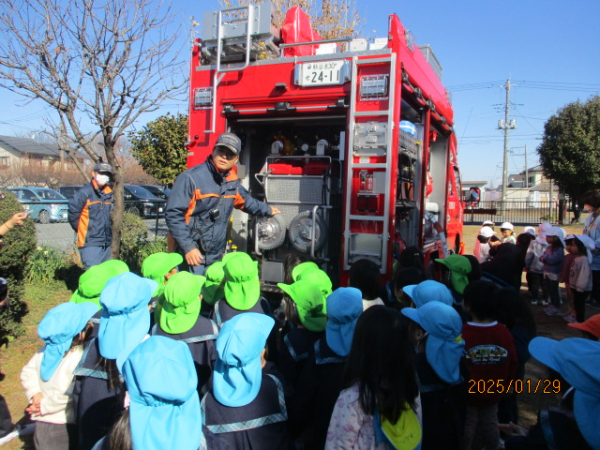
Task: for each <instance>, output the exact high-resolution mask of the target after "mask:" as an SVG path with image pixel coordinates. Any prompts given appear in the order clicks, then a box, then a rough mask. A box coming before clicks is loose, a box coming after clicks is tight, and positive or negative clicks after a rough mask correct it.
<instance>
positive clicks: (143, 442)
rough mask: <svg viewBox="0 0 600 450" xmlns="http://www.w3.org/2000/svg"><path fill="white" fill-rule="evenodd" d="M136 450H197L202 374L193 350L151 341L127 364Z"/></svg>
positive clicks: (171, 342) (156, 338)
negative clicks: (198, 370)
mask: <svg viewBox="0 0 600 450" xmlns="http://www.w3.org/2000/svg"><path fill="white" fill-rule="evenodd" d="M123 378H124V379H125V384H126V385H127V392H128V393H129V399H130V401H131V403H130V405H129V414H130V427H131V439H132V440H133V447H134V448H136V449H138V448H139V449H145V450H153V449H157V450H158V449H160V450H197V449H198V448H199V447H200V441H201V439H202V427H201V423H202V416H201V410H200V398H199V397H198V392H197V390H196V389H197V387H198V375H197V374H196V369H195V367H194V360H193V358H192V353H191V352H190V349H189V347H188V346H187V345H186V344H184V343H183V342H181V341H176V340H175V339H170V338H167V337H164V336H152V337H150V338H149V339H147V340H146V341H144V342H143V343H141V344H139V345H138V346H137V347H136V348H135V349H134V350H133V351H132V352H131V354H130V355H129V358H127V360H126V361H125V363H124V364H123Z"/></svg>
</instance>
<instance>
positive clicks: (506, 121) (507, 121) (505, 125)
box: [498, 78, 517, 208]
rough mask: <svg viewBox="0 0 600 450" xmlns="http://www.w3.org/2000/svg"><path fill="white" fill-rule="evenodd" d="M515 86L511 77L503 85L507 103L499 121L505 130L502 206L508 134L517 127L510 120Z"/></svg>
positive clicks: (506, 179) (505, 189)
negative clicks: (512, 90)
mask: <svg viewBox="0 0 600 450" xmlns="http://www.w3.org/2000/svg"><path fill="white" fill-rule="evenodd" d="M512 86H515V85H514V84H511V83H510V78H509V79H508V80H506V84H505V85H504V86H502V87H503V88H504V89H505V90H506V103H505V105H504V120H499V121H498V129H499V130H504V160H503V163H502V207H503V208H504V207H505V206H506V204H505V202H506V193H507V188H508V187H507V184H508V134H509V132H510V130H511V129H514V128H517V123H516V122H515V121H514V120H510V118H509V117H510V88H511V87H512Z"/></svg>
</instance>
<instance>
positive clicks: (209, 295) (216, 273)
mask: <svg viewBox="0 0 600 450" xmlns="http://www.w3.org/2000/svg"><path fill="white" fill-rule="evenodd" d="M240 254H242V252H231V253H227V254H225V256H223V259H222V260H221V261H216V262H214V263H212V264H211V265H210V266H208V268H207V269H206V272H205V273H204V275H205V276H206V281H205V282H204V285H203V286H202V301H204V302H205V303H206V304H207V305H214V304H215V303H217V302H218V301H219V300H221V299H222V298H225V288H224V284H225V283H224V280H225V272H224V271H223V266H224V265H225V263H226V262H227V261H229V260H230V259H232V258H237V256H238V255H240Z"/></svg>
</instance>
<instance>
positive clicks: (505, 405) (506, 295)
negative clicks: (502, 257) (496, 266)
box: [498, 288, 537, 423]
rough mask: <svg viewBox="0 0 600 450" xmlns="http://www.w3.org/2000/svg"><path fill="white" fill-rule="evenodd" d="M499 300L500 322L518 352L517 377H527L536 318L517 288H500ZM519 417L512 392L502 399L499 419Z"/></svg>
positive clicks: (501, 420) (516, 421)
mask: <svg viewBox="0 0 600 450" xmlns="http://www.w3.org/2000/svg"><path fill="white" fill-rule="evenodd" d="M498 302H499V304H500V305H502V306H501V307H500V308H499V309H498V322H500V323H502V324H503V325H505V326H506V328H508V331H510V334H511V336H512V337H513V342H514V344H515V350H516V352H517V372H516V376H515V379H518V380H522V379H524V378H525V363H526V362H527V361H528V360H529V357H530V355H529V350H528V345H529V342H530V341H531V340H532V339H533V338H534V337H535V336H536V334H537V330H536V326H535V320H534V318H533V314H531V311H530V310H529V306H528V305H527V302H526V301H525V300H524V299H523V297H521V294H520V293H519V291H517V290H515V289H509V288H504V289H500V291H498ZM518 418H519V410H518V402H517V394H516V393H515V392H510V393H509V394H508V395H505V396H504V397H502V400H500V404H499V405H498V419H499V420H500V422H501V423H509V422H513V423H518Z"/></svg>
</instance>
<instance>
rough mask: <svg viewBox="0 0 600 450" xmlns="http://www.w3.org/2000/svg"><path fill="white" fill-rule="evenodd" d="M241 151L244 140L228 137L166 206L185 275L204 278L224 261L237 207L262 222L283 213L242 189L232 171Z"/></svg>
mask: <svg viewBox="0 0 600 450" xmlns="http://www.w3.org/2000/svg"><path fill="white" fill-rule="evenodd" d="M241 148H242V143H241V141H240V138H239V137H237V136H236V135H235V134H233V133H223V134H221V135H220V136H219V138H218V139H217V143H216V145H215V147H214V148H213V151H212V154H211V155H210V156H209V157H208V158H207V159H206V161H205V162H204V163H203V164H200V165H198V166H195V167H192V168H191V169H188V170H186V171H185V172H183V173H182V174H180V175H179V176H178V177H177V179H176V180H175V184H174V185H173V189H172V190H171V194H170V195H169V200H168V202H167V209H166V221H167V227H168V228H169V232H170V233H171V235H172V237H173V239H174V241H175V250H176V251H177V252H178V253H181V254H182V255H183V258H184V261H183V264H182V267H181V269H183V270H188V271H189V272H191V273H194V274H197V275H203V274H204V272H205V270H206V268H207V267H208V266H210V265H211V264H212V263H213V262H215V261H218V260H220V259H221V257H222V256H223V253H224V251H225V246H226V244H227V225H228V223H229V218H230V217H231V213H232V212H233V208H234V207H235V208H237V209H241V210H242V211H244V212H246V213H248V214H252V215H257V216H272V215H275V214H279V213H280V211H279V210H278V209H277V208H275V207H271V206H269V205H267V204H266V203H264V202H261V201H259V200H256V199H254V198H252V197H251V196H250V193H249V192H248V191H247V190H246V189H245V188H244V187H243V186H241V185H240V181H239V179H238V177H237V174H236V173H235V171H233V170H232V168H233V166H234V165H235V163H237V161H238V159H239V155H240V151H241Z"/></svg>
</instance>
